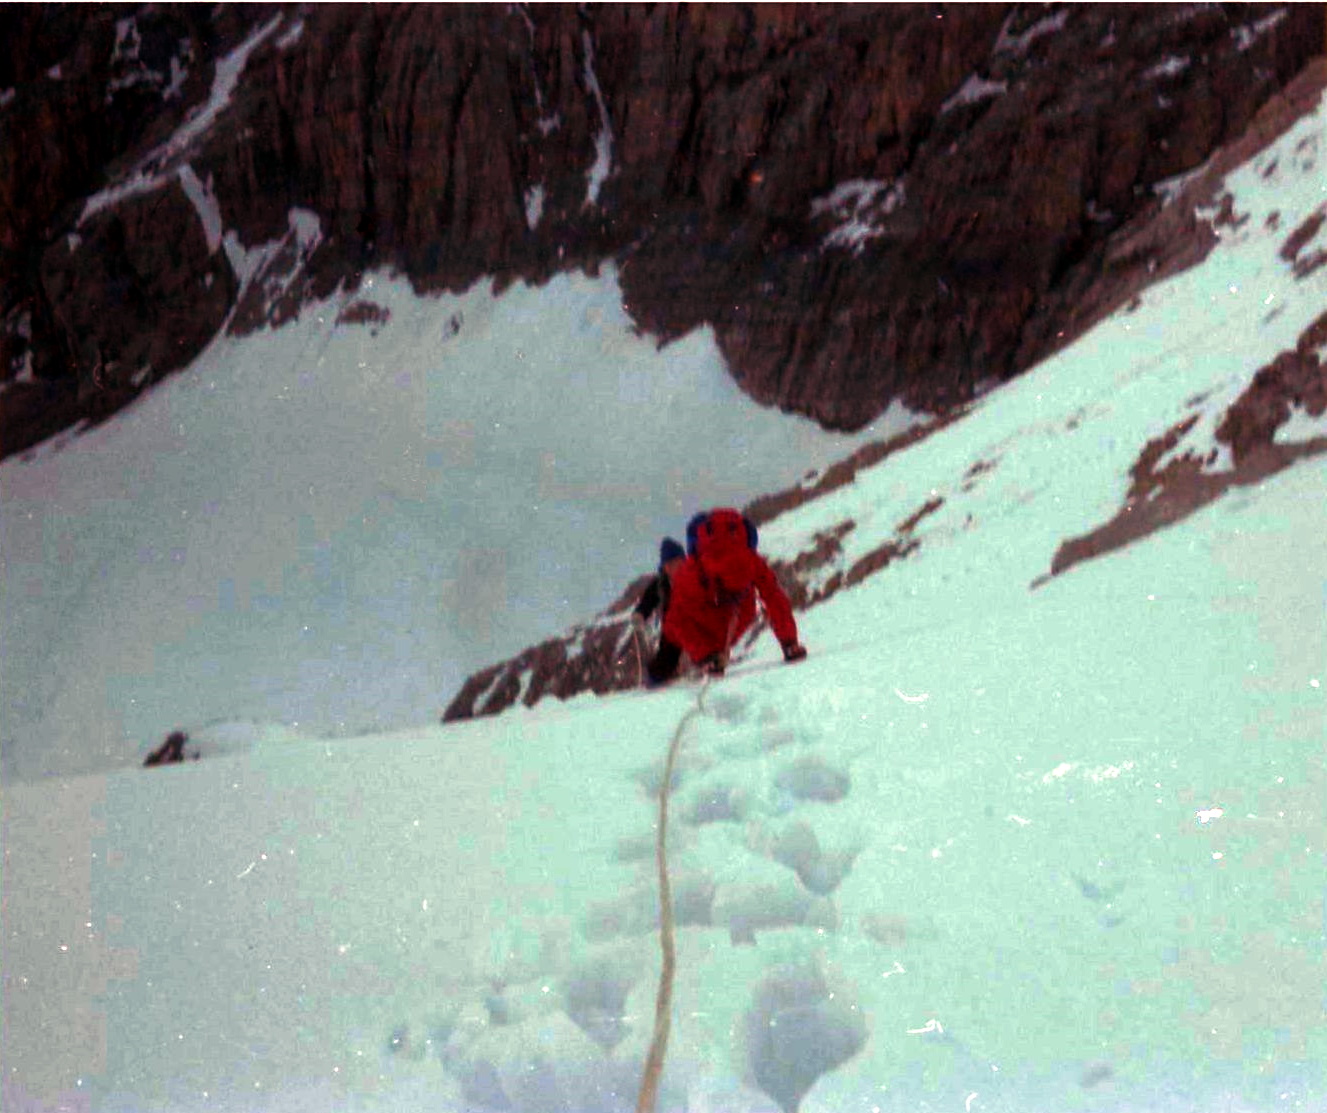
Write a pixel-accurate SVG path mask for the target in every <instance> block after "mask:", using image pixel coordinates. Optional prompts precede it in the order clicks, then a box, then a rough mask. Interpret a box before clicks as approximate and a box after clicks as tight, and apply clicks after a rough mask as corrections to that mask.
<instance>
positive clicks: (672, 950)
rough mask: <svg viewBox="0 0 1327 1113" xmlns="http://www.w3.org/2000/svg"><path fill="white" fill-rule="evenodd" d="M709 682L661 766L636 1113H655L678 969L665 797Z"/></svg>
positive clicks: (707, 682)
mask: <svg viewBox="0 0 1327 1113" xmlns="http://www.w3.org/2000/svg"><path fill="white" fill-rule="evenodd" d="M710 679H711V678H710V677H709V676H706V677H705V679H704V681H703V682H702V683H701V686H700V692H699V694H698V695H697V696H696V705H695V706H694V707H692V708H691V709H690V710H689V711H687V713H686V714H685V715H683V716H682V718H681V719H680V720H679V722H678V724H677V729H676V730H675V731H673V740H672V742H671V743H670V744H669V746H668V758H667V760H666V761H665V762H664V774H663V785H662V787H661V788H660V790H659V834H658V837H657V838H656V839H655V843H654V857H655V864H656V865H657V867H658V870H659V945H660V948H661V949H662V951H663V968H662V969H661V970H660V972H659V989H658V992H657V993H656V994H655V998H654V1036H653V1038H652V1039H651V1040H650V1053H649V1055H647V1056H646V1058H645V1071H644V1073H643V1075H642V1076H641V1083H640V1095H639V1096H638V1097H637V1099H636V1113H654V1102H655V1098H656V1097H657V1096H658V1092H659V1076H660V1075H661V1074H662V1073H663V1065H664V1056H665V1055H666V1054H667V1052H668V1033H669V1030H670V1029H671V1028H672V1023H673V974H674V972H675V971H676V969H677V948H676V945H675V941H674V927H675V925H674V923H673V892H672V887H671V885H670V884H669V881H668V797H669V793H670V790H671V788H672V784H673V769H674V767H675V766H676V764H677V755H678V752H679V751H680V750H681V748H682V736H683V735H684V734H685V733H686V729H687V725H688V724H689V723H690V722H691V720H692V719H694V718H695V717H696V716H697V715H703V714H705V693H706V692H707V691H708V690H709V686H710Z"/></svg>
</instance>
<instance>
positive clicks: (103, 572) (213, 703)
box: [0, 270, 906, 779]
mask: <svg viewBox="0 0 1327 1113" xmlns="http://www.w3.org/2000/svg"><path fill="white" fill-rule="evenodd" d="M901 420H906V419H905V418H901ZM880 427H882V428H888V427H891V426H890V419H889V418H886V419H884V420H883V421H882V423H881V426H880ZM873 432H874V433H875V435H878V433H879V429H876V430H874V431H873ZM869 435H872V434H871V433H870V432H868V433H866V434H863V435H860V436H858V437H856V438H849V437H844V436H837V435H832V434H828V433H824V432H822V431H821V430H819V429H818V428H817V427H816V426H815V425H814V424H813V423H811V422H810V421H807V420H806V419H804V418H797V417H789V416H787V415H783V414H779V413H774V412H771V411H767V410H762V409H761V408H760V407H758V406H756V405H755V404H754V403H752V402H751V401H750V400H749V399H747V398H746V397H744V396H743V395H742V394H741V392H740V391H739V390H738V388H737V387H736V385H735V384H734V383H733V382H732V380H731V378H730V377H729V376H728V375H727V373H726V372H725V371H724V369H723V366H722V362H721V359H720V357H719V355H718V353H717V352H716V350H715V348H714V341H713V337H712V336H711V335H710V334H709V333H708V332H697V333H695V334H693V335H692V336H690V337H688V338H686V339H685V340H683V341H681V342H679V343H676V344H672V345H669V346H668V347H666V348H663V349H657V348H656V346H655V345H654V344H653V343H652V342H651V341H650V340H648V339H647V338H644V337H641V336H638V335H636V334H635V333H634V331H633V329H632V327H631V324H630V321H629V319H628V318H627V316H626V314H625V312H624V311H623V309H622V305H621V295H620V293H619V292H618V288H617V282H616V277H615V275H614V274H613V273H612V272H611V270H609V271H605V272H604V273H603V275H602V276H601V277H600V278H598V279H589V278H585V277H583V276H579V277H578V276H563V277H559V278H556V279H554V280H553V281H551V282H549V283H548V284H547V285H546V286H544V287H541V288H538V289H532V288H530V287H526V286H515V287H512V288H509V289H508V290H507V291H506V292H505V293H504V294H503V295H501V296H500V297H497V298H495V297H494V296H493V295H492V294H491V292H490V291H489V290H487V289H484V288H480V287H476V288H474V289H472V290H471V291H469V292H468V293H467V294H465V295H463V296H460V297H444V298H427V299H422V298H418V297H416V296H414V295H413V294H412V293H411V291H410V288H409V286H408V284H406V283H404V282H402V281H397V280H390V279H382V278H379V279H373V278H369V279H366V281H365V283H364V284H363V285H362V286H361V288H360V289H359V290H358V291H357V292H355V293H354V294H343V295H340V296H338V297H336V298H334V299H332V300H330V301H329V302H327V303H324V304H322V305H320V306H317V307H315V308H314V309H313V310H306V311H305V313H304V315H303V316H302V317H301V319H300V320H299V321H296V322H293V323H291V324H288V325H287V326H285V327H284V328H281V329H277V330H275V331H268V332H263V333H260V334H258V335H255V336H250V337H246V338H244V339H240V340H235V339H231V338H222V339H219V340H217V341H216V342H215V343H214V344H213V345H212V346H211V347H210V348H208V350H207V351H206V352H205V353H204V354H203V355H202V356H201V357H200V358H199V359H198V360H197V361H195V363H194V365H193V366H192V367H191V368H190V369H189V370H188V371H187V372H186V373H183V374H181V375H179V376H178V377H176V378H174V379H172V380H170V381H169V382H166V383H163V384H162V385H161V386H160V387H159V388H158V389H157V390H155V391H153V392H152V394H151V395H150V396H148V397H145V398H144V399H143V400H142V401H141V402H140V403H139V404H138V405H137V406H135V407H134V408H133V409H132V410H131V411H130V412H128V413H126V414H124V415H121V416H120V417H118V418H116V419H115V420H113V421H112V422H110V423H109V424H107V425H105V426H103V427H101V428H98V429H95V430H93V431H91V432H87V433H84V434H83V435H82V436H79V437H77V438H74V439H72V440H71V439H68V438H64V439H62V440H61V441H59V442H57V443H54V444H51V445H47V446H45V447H44V448H43V449H42V450H40V451H39V452H38V453H37V454H36V455H35V458H33V459H29V460H26V461H23V460H11V461H7V462H6V463H5V464H4V465H3V466H0V527H2V528H3V533H2V535H0V536H2V537H3V540H0V552H2V553H3V557H4V565H3V577H2V579H0V597H2V598H3V603H4V605H3V617H0V647H2V648H0V653H2V654H3V658H2V663H3V669H4V673H5V692H6V696H5V699H6V704H7V707H6V714H5V716H4V723H3V728H2V730H3V738H4V763H5V764H4V772H5V775H6V777H7V778H10V779H12V778H15V777H19V778H23V779H29V778H32V777H37V776H43V775H48V774H52V773H74V772H84V771H88V770H90V769H104V768H107V767H110V766H114V765H120V764H125V763H129V762H136V761H141V760H142V756H143V754H144V753H145V752H147V750H148V749H150V748H151V747H153V746H155V745H156V744H157V743H158V742H160V740H161V739H162V737H163V736H164V735H165V733H166V732H167V731H169V730H171V729H173V728H176V727H184V728H187V729H189V730H190V731H192V732H193V733H194V734H195V735H197V734H198V733H199V728H200V727H202V726H203V724H205V723H209V722H212V721H214V720H226V721H233V720H237V719H242V720H256V721H258V722H274V723H282V724H284V725H285V726H286V727H287V728H289V729H297V730H303V731H305V732H309V731H312V732H314V733H332V734H346V733H355V732H362V731H366V730H370V729H374V730H383V729H389V728H393V727H401V726H406V725H409V724H411V723H419V722H425V721H428V720H429V719H432V718H435V717H436V716H437V713H438V711H439V709H440V708H441V707H442V706H443V705H444V704H445V702H446V700H447V698H448V697H449V695H450V694H451V693H452V692H453V691H454V690H455V688H456V687H457V686H458V685H459V684H460V682H461V680H462V679H464V677H465V676H466V675H467V673H469V672H472V671H474V670H475V669H477V668H479V667H480V666H482V665H484V664H486V663H487V662H488V661H490V660H492V659H493V658H494V657H496V656H500V655H502V654H504V653H510V652H512V651H514V650H517V649H519V648H521V647H522V646H525V645H527V644H529V643H530V642H532V641H536V640H538V639H539V638H542V637H547V636H550V635H551V634H553V633H555V632H557V631H558V630H560V629H562V628H563V627H565V626H566V625H567V624H568V623H570V622H571V621H573V620H575V619H576V618H578V617H580V616H582V615H584V614H586V613H588V612H590V611H592V610H593V609H595V608H597V607H599V606H601V605H602V604H603V602H604V600H605V598H608V597H611V595H612V594H613V593H615V592H616V591H617V590H619V588H620V585H621V584H623V583H625V582H627V581H628V580H630V579H631V578H632V577H633V576H635V575H637V574H639V573H640V572H641V571H642V570H644V569H646V568H649V567H651V566H652V564H653V562H654V560H655V559H656V545H657V541H656V538H657V537H658V535H659V533H660V532H662V531H663V530H665V529H669V528H673V524H674V522H675V521H676V519H677V518H678V517H680V516H681V515H683V514H685V513H689V512H690V510H691V508H693V507H694V506H695V505H696V504H697V503H699V502H704V501H716V500H717V501H738V502H741V501H745V500H746V499H749V498H751V497H753V496H755V495H758V494H760V493H761V492H763V491H766V490H769V489H770V488H771V487H774V486H778V485H780V484H785V483H790V482H793V481H795V480H796V479H798V478H799V477H800V476H801V475H802V473H803V472H805V471H806V470H807V469H808V468H814V467H816V466H819V465H823V464H825V463H828V462H829V461H830V460H832V459H833V458H835V456H837V455H839V454H841V453H843V452H844V451H845V450H846V448H847V447H849V446H851V445H853V444H855V443H859V441H860V440H861V439H862V436H869ZM230 733H232V734H233V733H234V732H233V730H231V731H230Z"/></svg>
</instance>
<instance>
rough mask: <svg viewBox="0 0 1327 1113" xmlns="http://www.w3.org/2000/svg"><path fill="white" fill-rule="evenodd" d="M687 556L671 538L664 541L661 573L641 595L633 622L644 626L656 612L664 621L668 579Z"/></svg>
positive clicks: (666, 611) (660, 559) (658, 573)
mask: <svg viewBox="0 0 1327 1113" xmlns="http://www.w3.org/2000/svg"><path fill="white" fill-rule="evenodd" d="M686 556H687V553H686V550H685V549H684V548H682V546H681V545H679V544H678V543H677V542H676V541H674V540H673V539H672V538H671V537H665V538H664V539H663V541H662V542H661V543H660V545H659V571H657V572H656V573H655V574H654V579H652V580H651V581H650V583H649V586H648V587H646V589H645V591H644V592H643V593H642V594H641V597H640V602H638V603H637V604H636V609H635V610H634V611H633V612H632V622H634V623H636V624H637V625H638V626H644V624H645V623H647V622H649V621H650V615H652V614H654V612H655V611H656V610H657V611H658V612H659V621H660V622H662V621H663V616H664V615H665V614H667V613H668V593H669V583H668V577H669V576H671V575H672V574H673V572H675V571H676V570H677V568H678V566H679V565H680V564H681V563H682V561H684V560H685V559H686ZM637 620H639V621H637Z"/></svg>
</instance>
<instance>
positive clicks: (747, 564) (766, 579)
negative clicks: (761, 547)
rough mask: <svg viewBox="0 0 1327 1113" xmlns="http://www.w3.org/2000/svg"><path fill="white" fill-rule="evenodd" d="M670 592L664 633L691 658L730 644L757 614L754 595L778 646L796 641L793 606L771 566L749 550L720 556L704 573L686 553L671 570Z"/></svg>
mask: <svg viewBox="0 0 1327 1113" xmlns="http://www.w3.org/2000/svg"><path fill="white" fill-rule="evenodd" d="M669 578H670V580H671V581H672V594H671V596H670V599H669V603H668V611H667V613H666V614H665V615H664V624H663V636H664V637H665V638H666V639H667V640H668V641H670V642H672V643H673V644H674V645H676V646H680V647H681V648H682V650H683V651H685V653H686V655H687V656H688V657H690V658H691V659H692V660H693V661H703V660H704V659H705V658H706V657H709V656H710V655H711V654H714V653H721V652H725V651H727V650H728V649H729V648H731V647H732V646H733V645H734V644H735V643H736V642H737V640H738V638H740V637H741V636H742V635H743V634H744V633H746V631H747V630H748V629H750V627H751V623H752V622H754V621H755V618H756V595H757V594H759V596H760V602H761V603H762V604H763V606H764V608H765V615H766V617H767V618H768V619H769V624H770V628H771V629H772V630H773V631H774V636H775V637H776V638H778V639H779V644H780V645H786V644H788V643H789V642H795V641H797V622H796V620H795V619H794V618H793V610H792V605H791V604H790V603H789V602H788V596H786V595H785V594H784V593H783V588H781V587H780V586H779V581H778V578H777V577H776V576H775V575H774V570H773V569H772V568H771V567H770V566H769V565H768V564H766V563H765V561H764V559H763V558H762V557H761V556H760V555H759V554H758V553H755V552H753V551H752V550H750V549H748V548H745V547H742V548H740V549H737V550H735V551H733V552H731V553H726V554H724V556H723V558H722V561H721V562H719V563H717V564H716V563H715V562H712V561H711V562H709V571H706V569H705V568H703V567H702V566H701V561H700V559H699V558H697V557H687V558H686V560H684V561H682V562H681V563H680V564H679V566H678V567H677V568H676V569H675V570H674V571H673V572H672V574H671V576H670V577H669Z"/></svg>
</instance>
